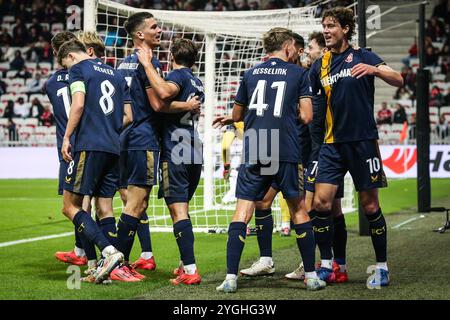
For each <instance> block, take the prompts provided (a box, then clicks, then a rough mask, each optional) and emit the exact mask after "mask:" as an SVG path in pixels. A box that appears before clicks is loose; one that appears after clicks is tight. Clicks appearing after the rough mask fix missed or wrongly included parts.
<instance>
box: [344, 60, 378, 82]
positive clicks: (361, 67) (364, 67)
mask: <svg viewBox="0 0 450 320" xmlns="http://www.w3.org/2000/svg"><path fill="white" fill-rule="evenodd" d="M377 71H378V69H377V67H374V66H371V65H369V64H365V63H358V64H357V65H356V66H353V68H352V70H351V72H352V77H356V79H359V78H361V77H363V76H366V75H367V76H373V75H375V74H376V73H377Z"/></svg>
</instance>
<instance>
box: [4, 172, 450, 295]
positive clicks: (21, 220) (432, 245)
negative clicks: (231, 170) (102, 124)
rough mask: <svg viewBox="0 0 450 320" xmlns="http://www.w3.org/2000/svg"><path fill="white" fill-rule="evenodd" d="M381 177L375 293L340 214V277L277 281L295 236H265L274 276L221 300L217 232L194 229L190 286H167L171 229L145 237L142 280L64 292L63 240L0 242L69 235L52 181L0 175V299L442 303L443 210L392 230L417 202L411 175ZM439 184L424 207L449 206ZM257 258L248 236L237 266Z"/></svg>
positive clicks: (361, 242) (449, 281) (361, 244)
mask: <svg viewBox="0 0 450 320" xmlns="http://www.w3.org/2000/svg"><path fill="white" fill-rule="evenodd" d="M389 182H390V186H389V188H388V189H384V190H382V191H381V194H380V199H381V203H382V208H383V211H384V212H385V213H386V219H387V221H388V226H389V233H388V239H389V252H388V254H389V257H390V260H389V261H390V264H389V266H390V270H391V275H392V286H390V287H388V288H385V289H383V290H368V289H367V288H366V287H365V280H366V279H367V277H368V274H366V272H365V271H366V268H367V266H368V265H369V264H371V263H372V262H373V259H374V258H373V252H372V249H371V243H370V238H368V237H359V236H358V235H357V221H358V217H357V214H356V213H350V214H347V215H346V221H347V226H348V230H349V242H348V263H349V276H350V282H349V283H346V284H343V285H333V286H330V287H328V288H327V289H326V290H323V291H322V292H318V293H311V292H307V291H306V290H305V289H304V286H303V285H302V284H301V283H298V282H288V281H286V280H284V279H283V275H284V274H285V273H287V272H290V271H292V269H294V268H295V267H296V266H297V265H298V261H299V254H298V250H297V248H296V245H295V238H293V237H286V238H282V237H280V236H278V234H274V237H273V240H274V241H273V244H274V261H275V266H276V269H277V272H276V275H275V276H274V277H267V278H260V279H242V278H241V279H240V281H239V287H240V289H239V291H238V293H237V294H235V295H226V296H223V295H219V294H217V293H216V292H215V290H214V288H215V286H216V285H218V284H220V282H221V280H222V279H223V277H224V275H225V265H226V261H225V256H226V252H225V249H226V237H227V236H226V234H208V233H196V240H195V252H196V258H197V264H198V267H199V270H200V273H201V274H202V276H203V279H204V281H203V283H202V284H201V285H200V286H195V287H185V286H183V287H173V286H171V285H170V284H169V281H168V280H169V279H170V278H171V271H172V270H173V268H174V267H176V266H177V263H178V257H179V255H178V249H177V246H176V243H175V240H174V237H173V235H172V234H171V233H152V242H153V249H154V254H155V257H156V262H157V270H156V271H154V272H143V273H144V274H145V275H146V276H147V279H146V280H145V281H143V282H140V283H117V282H115V283H113V284H111V285H109V286H100V285H98V286H96V285H91V284H86V283H82V284H81V289H68V287H67V279H68V277H69V276H70V274H68V273H67V267H68V266H67V265H64V264H62V263H60V262H58V261H56V259H55V258H54V252H55V251H58V250H64V251H65V250H71V249H72V248H73V244H74V240H73V236H66V237H60V238H56V239H48V240H43V241H35V242H29V243H22V244H16V245H12V246H2V244H4V243H6V242H10V241H17V240H20V239H28V238H34V237H42V236H48V235H53V234H61V233H64V232H72V231H73V225H72V223H70V222H69V221H68V220H66V219H65V218H64V217H63V215H62V214H61V213H60V209H61V198H60V197H58V196H56V195H55V190H56V180H0V219H1V220H0V221H1V223H0V282H1V283H2V290H0V299H135V298H136V299H165V298H171V299H340V298H344V299H361V298H365V299H422V298H428V299H449V298H450V294H449V292H450V274H449V273H448V272H443V269H442V270H441V271H439V270H440V269H439V268H440V267H442V266H445V265H448V264H449V258H448V255H447V254H445V252H446V250H447V249H448V243H449V237H450V232H449V233H446V234H436V233H433V232H431V231H430V230H431V229H433V228H436V227H439V226H441V225H442V223H443V215H442V214H435V213H433V214H430V215H427V216H426V218H422V219H417V220H415V221H413V222H411V223H409V224H407V225H405V226H402V227H399V228H396V229H392V227H393V226H395V225H398V224H400V223H401V222H403V221H406V220H408V219H410V218H414V217H418V214H417V212H416V211H415V210H414V209H413V208H414V207H416V206H417V200H416V189H417V186H416V181H415V180H413V179H407V180H391V181H389ZM449 190H450V179H434V180H432V198H433V205H446V206H450V196H449ZM114 205H115V206H116V207H117V208H118V209H117V211H116V214H117V215H119V214H120V200H119V199H116V200H115V201H114ZM197 206H200V203H197ZM202 215H203V216H202ZM194 219H199V220H198V222H199V223H204V222H205V219H215V218H208V217H206V216H205V213H200V214H199V215H197V217H196V218H194ZM202 219H203V221H202ZM223 219H225V218H223ZM158 221H161V220H158ZM164 223H165V222H164ZM167 223H168V222H167ZM209 223H212V221H211V220H209ZM139 251H140V247H139V242H138V241H137V239H136V241H135V246H134V248H133V252H132V255H131V257H132V259H133V260H134V259H135V258H137V257H138V256H139ZM257 256H258V249H257V242H256V237H248V240H247V243H246V246H245V250H244V254H243V258H242V262H241V267H244V266H247V265H248V264H250V263H251V262H252V261H253V260H254V259H256V258H257ZM84 268H85V267H83V268H82V270H84ZM424 275H427V276H424ZM261 288H269V289H270V290H261ZM262 292H263V293H262Z"/></svg>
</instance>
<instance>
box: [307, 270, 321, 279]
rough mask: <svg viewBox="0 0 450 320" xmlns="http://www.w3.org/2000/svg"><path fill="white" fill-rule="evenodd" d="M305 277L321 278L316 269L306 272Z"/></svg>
mask: <svg viewBox="0 0 450 320" xmlns="http://www.w3.org/2000/svg"><path fill="white" fill-rule="evenodd" d="M305 278H306V279H319V277H318V276H317V273H316V272H315V271H311V272H305Z"/></svg>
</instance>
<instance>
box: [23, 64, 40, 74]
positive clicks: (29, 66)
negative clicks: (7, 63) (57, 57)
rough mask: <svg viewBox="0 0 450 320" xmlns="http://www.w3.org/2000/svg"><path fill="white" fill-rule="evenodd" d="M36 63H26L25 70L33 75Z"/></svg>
mask: <svg viewBox="0 0 450 320" xmlns="http://www.w3.org/2000/svg"><path fill="white" fill-rule="evenodd" d="M36 65H37V64H36V62H26V63H25V66H26V67H27V70H28V71H29V72H31V73H34V71H35V70H36Z"/></svg>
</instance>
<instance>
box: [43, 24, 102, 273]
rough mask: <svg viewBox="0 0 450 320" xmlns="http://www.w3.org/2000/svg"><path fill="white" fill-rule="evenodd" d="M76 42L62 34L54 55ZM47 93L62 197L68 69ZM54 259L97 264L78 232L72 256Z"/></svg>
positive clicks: (51, 83) (54, 79) (59, 255)
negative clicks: (53, 124) (63, 142)
mask: <svg viewBox="0 0 450 320" xmlns="http://www.w3.org/2000/svg"><path fill="white" fill-rule="evenodd" d="M71 39H75V35H74V34H73V33H72V32H69V31H63V32H59V33H58V34H56V35H55V36H54V37H53V38H52V40H51V44H52V48H53V51H54V55H57V54H58V51H59V48H60V47H61V45H62V44H63V43H64V42H66V41H69V40H71ZM44 91H45V92H46V94H47V96H48V98H49V100H50V103H51V104H52V107H53V114H54V115H55V120H56V144H57V148H58V158H59V179H58V194H59V195H62V194H63V185H64V177H65V174H66V172H67V166H68V163H67V162H65V161H64V160H63V158H62V154H61V146H62V141H63V137H64V132H65V131H66V126H67V117H68V115H69V110H70V92H69V73H68V71H67V69H66V68H63V69H60V70H58V71H56V72H55V73H54V74H53V75H52V76H51V77H50V78H49V79H48V81H47V82H46V84H45V87H44ZM83 208H84V210H85V211H86V212H90V211H91V206H90V197H89V196H86V197H85V199H84V200H83ZM55 257H56V258H57V259H58V260H60V261H62V262H65V263H71V264H75V265H84V264H86V263H87V264H88V267H94V266H95V265H96V263H97V261H96V260H97V254H96V252H95V248H94V246H93V244H89V243H86V242H85V241H83V239H81V238H80V236H79V234H78V233H77V232H76V230H75V248H74V250H72V251H69V252H63V251H58V252H56V253H55Z"/></svg>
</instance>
